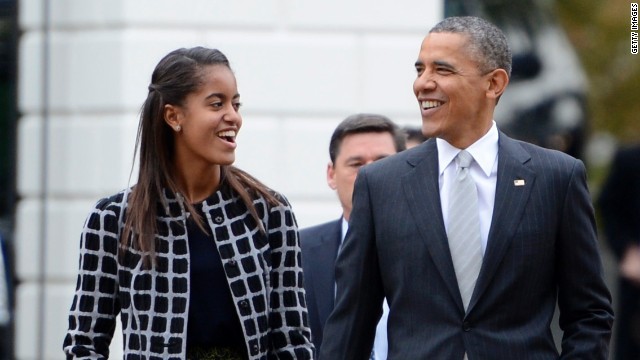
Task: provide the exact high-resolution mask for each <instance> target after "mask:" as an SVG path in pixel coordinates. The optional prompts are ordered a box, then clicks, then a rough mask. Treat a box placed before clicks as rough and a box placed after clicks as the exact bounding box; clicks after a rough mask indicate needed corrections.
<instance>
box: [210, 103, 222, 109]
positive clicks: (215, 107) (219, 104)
mask: <svg viewBox="0 0 640 360" xmlns="http://www.w3.org/2000/svg"><path fill="white" fill-rule="evenodd" d="M211 107H212V108H214V109H219V108H221V107H222V103H221V102H214V103H211Z"/></svg>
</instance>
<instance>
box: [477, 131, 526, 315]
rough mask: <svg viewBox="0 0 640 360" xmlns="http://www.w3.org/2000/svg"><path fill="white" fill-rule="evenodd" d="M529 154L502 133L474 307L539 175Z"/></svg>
mask: <svg viewBox="0 0 640 360" xmlns="http://www.w3.org/2000/svg"><path fill="white" fill-rule="evenodd" d="M529 160H530V156H529V154H528V153H527V152H526V151H525V150H524V149H523V148H522V147H521V146H520V145H519V143H518V142H516V141H514V140H513V139H511V138H509V137H507V136H506V135H504V134H503V133H502V132H500V138H499V148H498V178H497V182H496V196H495V202H494V208H493V217H492V221H491V228H490V230H489V239H488V242H487V249H486V251H485V255H484V260H483V262H482V269H481V270H480V275H479V276H478V281H477V283H476V287H475V290H474V293H473V297H472V298H471V302H470V304H469V310H471V309H472V308H473V306H474V304H475V303H476V302H477V299H478V298H479V297H480V296H482V293H483V292H484V291H485V290H486V289H487V287H488V285H489V283H490V282H491V279H492V278H493V277H494V276H495V272H496V269H497V268H498V265H499V264H500V263H501V261H502V258H503V257H504V256H505V253H506V251H507V249H508V247H509V244H510V243H511V241H512V239H513V236H514V234H515V231H516V229H517V227H518V224H519V223H520V219H521V217H522V214H523V212H524V209H525V207H526V204H527V201H528V199H529V195H530V194H531V189H532V187H533V182H534V181H535V174H534V173H533V172H532V171H531V170H530V169H529V168H527V167H526V166H525V164H526V163H527V162H528V161H529Z"/></svg>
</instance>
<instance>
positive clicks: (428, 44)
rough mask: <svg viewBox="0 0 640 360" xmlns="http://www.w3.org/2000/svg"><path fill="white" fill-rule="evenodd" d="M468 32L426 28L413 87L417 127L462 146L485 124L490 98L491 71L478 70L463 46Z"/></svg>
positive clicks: (490, 112) (490, 111)
mask: <svg viewBox="0 0 640 360" xmlns="http://www.w3.org/2000/svg"><path fill="white" fill-rule="evenodd" d="M467 39H468V37H467V36H466V35H463V34H454V33H431V34H429V35H428V36H427V37H426V38H425V39H424V40H423V42H422V46H421V47H420V53H419V55H418V60H417V61H416V71H417V75H418V76H417V78H416V80H415V81H414V83H413V92H414V94H415V96H416V98H417V100H418V104H419V106H420V112H421V114H422V132H423V134H425V135H426V136H427V137H439V138H442V139H444V140H446V141H447V142H448V143H450V144H451V145H453V146H456V147H458V148H466V147H467V146H469V145H471V144H472V143H473V142H475V140H477V139H479V138H480V137H482V135H484V134H485V133H486V132H487V131H488V130H489V128H490V127H491V124H492V120H493V108H494V107H495V98H494V95H493V93H491V91H490V90H491V88H492V87H491V85H492V84H491V80H492V76H491V75H492V73H493V72H489V73H487V74H482V73H481V72H480V69H479V65H478V63H477V62H476V61H474V60H473V59H472V57H471V56H470V53H469V51H468V50H467V47H468V42H467Z"/></svg>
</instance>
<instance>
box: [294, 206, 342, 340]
mask: <svg viewBox="0 0 640 360" xmlns="http://www.w3.org/2000/svg"><path fill="white" fill-rule="evenodd" d="M341 240H342V218H340V219H338V220H336V221H331V222H328V223H325V224H321V225H316V226H313V227H310V228H306V229H303V230H301V231H300V244H301V248H302V269H303V272H304V287H305V291H306V293H307V311H308V312H309V327H310V328H311V334H312V336H311V339H312V340H313V345H314V346H315V347H316V349H318V350H317V351H319V349H320V345H321V344H322V331H323V329H324V324H325V322H326V321H327V318H328V317H329V314H330V313H331V310H333V305H334V298H335V284H336V277H335V267H334V266H328V265H327V264H335V262H336V258H337V257H338V249H339V248H340V243H341Z"/></svg>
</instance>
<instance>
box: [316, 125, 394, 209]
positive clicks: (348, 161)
mask: <svg viewBox="0 0 640 360" xmlns="http://www.w3.org/2000/svg"><path fill="white" fill-rule="evenodd" d="M395 153H396V147H395V143H394V141H393V137H392V136H391V134H390V133H388V132H380V133H377V132H369V133H359V134H351V135H347V136H345V137H344V139H342V144H341V145H340V148H339V150H338V155H337V156H336V161H335V163H334V164H331V163H329V165H328V166H327V183H328V184H329V187H331V188H332V189H334V190H336V191H337V192H338V198H339V199H340V204H341V205H342V211H343V216H344V218H345V219H347V220H349V215H350V214H351V196H352V194H353V184H354V182H355V181H356V175H357V174H358V169H360V167H361V166H363V165H366V164H369V163H372V162H374V161H376V160H379V159H382V158H384V157H387V156H389V155H393V154H395Z"/></svg>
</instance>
